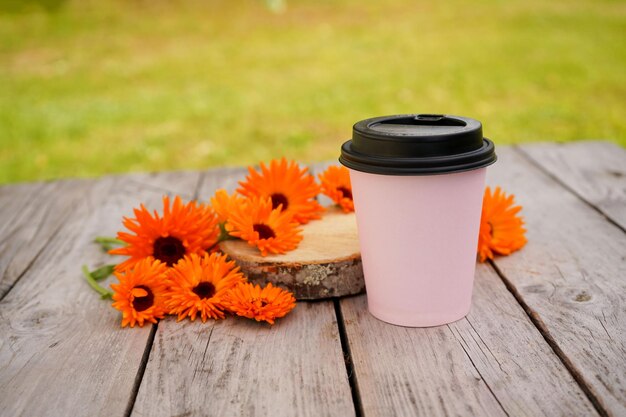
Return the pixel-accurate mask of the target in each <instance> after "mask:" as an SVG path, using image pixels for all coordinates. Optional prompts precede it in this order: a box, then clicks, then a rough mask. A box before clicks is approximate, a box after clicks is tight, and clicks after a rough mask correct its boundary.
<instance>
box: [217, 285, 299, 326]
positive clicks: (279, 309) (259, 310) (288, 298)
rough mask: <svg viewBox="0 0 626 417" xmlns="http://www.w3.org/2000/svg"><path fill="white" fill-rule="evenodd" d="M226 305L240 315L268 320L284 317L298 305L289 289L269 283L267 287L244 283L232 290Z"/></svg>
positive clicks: (271, 321)
mask: <svg viewBox="0 0 626 417" xmlns="http://www.w3.org/2000/svg"><path fill="white" fill-rule="evenodd" d="M225 305H226V306H227V307H228V309H229V310H230V311H232V312H233V313H235V314H237V315H238V316H242V317H247V318H249V319H255V320H256V321H266V322H268V323H270V324H274V320H275V319H277V318H280V317H284V316H285V315H286V314H287V313H289V312H290V311H291V310H293V308H294V307H295V306H296V299H295V298H294V296H293V294H292V293H290V292H289V291H285V290H283V289H281V288H278V287H274V286H272V284H271V283H269V284H267V286H266V287H265V288H261V287H259V286H258V285H256V286H255V285H252V284H251V283H249V282H246V283H242V284H239V285H237V286H236V287H234V288H233V289H232V290H230V291H229V292H228V294H227V296H226V301H225Z"/></svg>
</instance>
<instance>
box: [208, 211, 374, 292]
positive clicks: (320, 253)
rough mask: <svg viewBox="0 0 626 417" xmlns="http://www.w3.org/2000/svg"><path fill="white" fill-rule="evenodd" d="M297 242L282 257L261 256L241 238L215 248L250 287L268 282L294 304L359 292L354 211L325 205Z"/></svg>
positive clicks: (360, 277) (361, 285) (361, 284)
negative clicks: (233, 263) (290, 295)
mask: <svg viewBox="0 0 626 417" xmlns="http://www.w3.org/2000/svg"><path fill="white" fill-rule="evenodd" d="M302 237H303V238H302V241H301V242H300V244H299V245H298V247H297V248H296V249H294V250H293V251H290V252H287V253H286V254H280V255H274V254H269V255H267V256H261V253H260V252H259V250H258V249H257V248H256V247H253V246H250V245H249V244H248V243H247V242H244V241H242V240H228V241H225V242H222V243H221V244H220V248H221V249H222V251H223V252H224V253H226V254H227V255H228V256H230V257H231V258H232V259H234V260H235V261H236V262H237V265H239V266H240V267H241V270H242V271H243V272H244V273H245V274H246V275H247V276H248V280H249V281H250V282H253V283H255V284H259V285H265V284H267V283H268V282H271V283H272V284H273V285H275V286H279V287H282V288H285V289H287V290H289V291H291V292H293V293H294V295H295V297H296V299H298V300H311V299H321V298H329V297H339V296H344V295H352V294H359V293H361V292H363V291H364V289H365V282H364V281H363V266H362V264H361V254H360V250H359V241H358V237H357V233H356V218H355V217H354V213H344V212H343V211H342V210H340V209H338V208H336V207H328V208H327V209H326V212H325V213H324V214H323V215H322V218H321V219H319V220H313V221H311V222H309V223H308V224H305V225H302Z"/></svg>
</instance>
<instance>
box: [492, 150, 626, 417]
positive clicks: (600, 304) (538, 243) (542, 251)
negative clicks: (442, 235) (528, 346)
mask: <svg viewBox="0 0 626 417" xmlns="http://www.w3.org/2000/svg"><path fill="white" fill-rule="evenodd" d="M498 157H499V161H498V163H497V164H495V165H494V166H493V167H491V168H490V170H489V173H488V183H490V184H492V185H501V186H502V187H503V189H504V190H505V191H507V192H509V193H514V194H515V195H516V201H517V202H518V203H519V204H521V205H522V206H523V207H524V208H523V210H522V213H521V214H522V216H524V218H525V220H526V227H527V229H528V233H527V237H528V241H529V243H528V244H527V245H526V246H525V247H524V248H523V249H522V250H521V251H519V252H516V253H515V254H514V255H513V256H509V257H500V258H497V259H496V265H497V267H498V268H499V270H500V271H501V273H502V274H503V275H504V276H505V277H506V280H507V282H508V285H510V287H511V289H512V290H513V291H514V292H515V293H516V294H517V297H518V298H519V299H520V300H522V302H523V303H524V305H525V307H526V309H527V311H528V313H529V314H530V315H531V316H532V317H533V318H534V320H535V322H536V324H537V325H538V326H539V327H540V328H542V330H543V332H544V333H545V337H546V338H547V339H548V340H549V341H551V343H552V344H553V345H554V348H555V349H556V350H557V352H559V353H560V354H561V356H562V358H563V360H564V361H565V362H566V363H567V364H568V366H569V367H570V368H571V370H572V372H573V373H574V374H575V375H576V376H577V378H579V379H580V380H581V381H582V382H583V383H584V384H585V386H586V387H587V389H588V393H589V395H590V396H591V397H592V398H594V400H595V401H596V402H597V404H598V407H599V409H600V410H602V412H603V413H606V414H607V415H611V416H622V415H626V326H625V325H624V323H626V307H625V306H626V304H625V301H626V300H625V294H626V280H625V279H624V277H626V235H625V234H624V233H623V232H622V231H621V230H620V229H619V228H618V227H616V226H615V225H613V224H611V223H609V222H608V221H607V220H606V219H605V218H604V216H602V215H601V214H599V213H598V212H597V211H596V210H594V209H592V208H590V207H589V206H588V205H587V204H585V203H584V202H582V201H581V200H580V199H579V198H578V197H576V196H575V195H573V194H572V193H571V192H569V191H568V190H566V189H565V188H563V187H562V186H561V185H560V184H558V183H557V182H555V181H554V180H553V179H551V178H550V177H549V176H547V175H545V174H544V173H542V172H541V171H540V170H539V169H537V168H536V167H535V166H533V165H532V164H531V163H529V162H528V161H527V160H526V159H525V157H523V156H521V155H520V154H519V153H517V152H516V151H514V150H513V149H510V148H500V149H499V150H498Z"/></svg>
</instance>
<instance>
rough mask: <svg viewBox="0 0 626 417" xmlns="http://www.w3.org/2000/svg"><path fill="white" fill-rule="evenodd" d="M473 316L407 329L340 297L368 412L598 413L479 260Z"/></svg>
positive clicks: (361, 300)
mask: <svg viewBox="0 0 626 417" xmlns="http://www.w3.org/2000/svg"><path fill="white" fill-rule="evenodd" d="M472 305H473V307H472V310H471V312H470V314H469V315H468V316H467V317H466V318H464V319H462V320H459V321H457V322H455V323H452V324H450V325H448V326H439V327H432V328H421V329H419V328H405V327H398V326H392V325H389V324H386V323H383V322H381V321H379V320H377V319H375V318H374V317H373V316H371V315H370V314H369V313H368V312H367V307H366V301H365V297H354V298H348V299H344V300H342V301H341V308H342V312H343V316H344V319H345V324H346V331H347V334H348V340H349V345H350V352H351V354H352V359H353V364H354V368H355V372H356V379H357V384H358V389H359V393H360V397H361V402H362V407H363V412H364V415H365V416H366V417H368V416H389V415H396V416H466V415H480V416H487V415H508V416H529V417H530V416H571V415H597V413H596V412H595V410H594V408H593V406H592V404H591V402H590V401H589V400H588V399H587V398H586V397H585V395H584V393H583V392H582V390H581V389H580V388H579V387H578V385H577V384H576V382H575V381H574V379H573V378H572V377H571V376H570V374H569V373H568V372H567V370H566V369H565V367H564V366H563V365H562V364H561V362H560V360H559V359H558V357H557V356H556V355H555V354H554V353H553V352H552V350H551V349H550V347H549V345H548V344H547V343H546V342H545V340H544V339H543V337H542V335H541V334H540V333H539V332H538V331H537V329H536V328H535V326H534V325H533V324H532V323H531V322H530V320H529V319H528V316H527V315H526V314H525V312H524V311H523V310H522V308H521V307H520V306H519V305H518V304H517V302H516V301H515V299H514V297H513V296H512V295H511V294H510V293H509V292H508V291H507V289H506V288H505V286H504V285H503V283H502V282H501V281H500V279H499V278H498V277H497V275H496V274H495V272H494V271H493V270H492V269H491V268H490V267H489V266H487V265H478V268H477V277H476V280H475V284H474V294H473V302H472Z"/></svg>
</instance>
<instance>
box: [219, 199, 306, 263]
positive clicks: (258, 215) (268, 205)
mask: <svg viewBox="0 0 626 417" xmlns="http://www.w3.org/2000/svg"><path fill="white" fill-rule="evenodd" d="M298 226H299V225H298V223H297V222H294V221H293V219H292V217H291V215H290V214H289V213H288V212H284V211H281V210H280V209H273V208H272V200H271V199H269V198H253V199H249V200H246V201H245V202H244V203H242V204H238V205H236V206H235V207H234V209H233V211H232V212H231V213H230V217H229V219H228V221H227V222H226V225H225V228H226V231H227V232H228V233H229V234H230V235H231V236H234V237H238V238H240V239H243V240H245V241H247V242H248V243H249V244H250V245H252V246H256V247H257V248H259V250H260V251H261V255H263V256H266V255H267V254H268V252H270V253H285V252H287V251H290V250H293V249H295V248H296V247H297V246H298V244H299V243H300V241H301V240H302V234H301V230H300V229H299V228H298Z"/></svg>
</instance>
